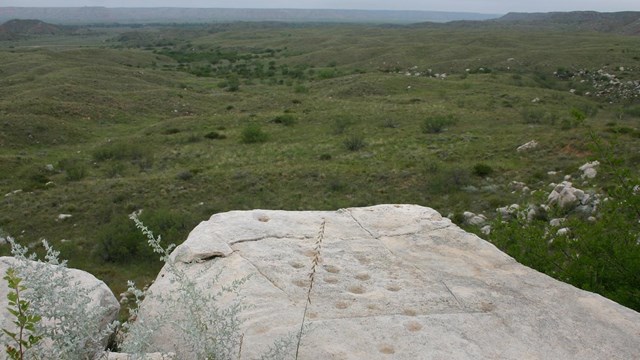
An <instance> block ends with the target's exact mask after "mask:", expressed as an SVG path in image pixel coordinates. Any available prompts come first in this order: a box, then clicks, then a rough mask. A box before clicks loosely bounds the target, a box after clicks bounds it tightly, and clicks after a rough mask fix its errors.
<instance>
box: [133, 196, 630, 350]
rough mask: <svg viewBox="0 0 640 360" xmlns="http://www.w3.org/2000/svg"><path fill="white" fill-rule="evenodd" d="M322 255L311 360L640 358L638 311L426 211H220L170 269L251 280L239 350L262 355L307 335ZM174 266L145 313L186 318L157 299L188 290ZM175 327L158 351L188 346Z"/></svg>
mask: <svg viewBox="0 0 640 360" xmlns="http://www.w3.org/2000/svg"><path fill="white" fill-rule="evenodd" d="M323 222H324V230H323V232H322V234H321V238H322V243H321V250H320V255H319V257H318V256H317V254H318V253H317V251H315V250H314V249H316V248H317V245H318V244H317V236H318V233H319V230H320V228H321V224H322V223H323ZM314 259H317V260H318V267H317V268H316V272H315V274H314V275H313V278H314V282H313V288H312V290H311V293H310V299H309V300H310V303H309V304H308V311H307V313H306V314H307V316H306V324H308V325H309V330H308V331H307V333H306V335H305V336H304V337H303V338H302V343H301V347H300V356H299V358H300V359H545V358H555V359H631V358H635V357H637V354H638V353H639V352H640V343H639V342H638V334H640V314H638V313H637V312H635V311H633V310H630V309H627V308H625V307H623V306H620V305H618V304H616V303H614V302H612V301H610V300H607V299H605V298H603V297H601V296H599V295H596V294H593V293H589V292H586V291H582V290H579V289H577V288H575V287H573V286H570V285H567V284H564V283H562V282H559V281H556V280H554V279H552V278H550V277H548V276H546V275H544V274H541V273H539V272H537V271H534V270H532V269H529V268H527V267H525V266H522V265H520V264H519V263H517V262H516V261H515V260H514V259H512V258H511V257H509V256H507V255H505V254H504V253H502V252H501V251H499V250H498V249H497V248H495V247H494V246H493V245H492V244H490V243H488V242H486V241H484V240H482V239H480V238H478V237H477V236H475V235H473V234H469V233H466V232H465V231H463V230H461V229H460V228H458V227H457V226H455V225H454V224H452V223H451V221H450V220H449V219H447V218H443V217H442V216H440V214H439V213H438V212H436V211H435V210H432V209H430V208H426V207H420V206H413V205H380V206H375V207H368V208H351V209H343V210H339V211H335V212H328V211H309V212H288V211H267V210H253V211H234V212H228V213H222V214H216V215H214V216H213V217H211V219H210V220H208V221H206V222H202V223H201V224H200V225H198V226H197V227H196V228H195V229H194V230H193V231H192V233H191V234H190V235H189V238H188V239H187V240H186V241H185V242H184V243H183V244H182V245H180V246H179V247H178V248H177V249H176V250H175V251H174V253H173V255H172V260H173V261H174V263H173V265H171V266H175V267H176V268H177V269H179V270H180V271H181V273H182V274H185V275H186V276H188V277H189V279H191V280H193V281H195V282H196V283H197V284H201V286H200V287H199V288H198V290H199V291H201V292H212V291H217V289H219V287H220V286H224V285H229V284H231V282H232V281H233V280H236V279H241V278H242V279H246V281H245V282H244V283H243V284H242V285H241V286H240V287H239V290H238V295H239V296H240V297H241V298H242V302H243V304H244V305H245V307H244V308H242V310H240V317H241V318H242V319H243V320H244V322H243V323H242V326H241V330H242V332H243V333H244V337H243V341H242V351H241V358H242V359H254V358H259V355H260V354H262V353H264V352H265V351H266V350H267V348H269V347H270V346H271V345H272V344H273V343H274V341H275V340H277V339H279V338H282V337H283V336H285V337H286V336H287V335H288V334H294V335H295V334H297V331H298V329H299V328H300V324H301V321H302V317H303V312H304V309H305V304H307V294H308V291H309V285H310V283H309V272H310V269H311V263H312V261H313V260H314ZM167 266H169V265H167ZM167 266H165V269H163V271H162V272H161V273H160V275H159V276H158V278H157V279H156V281H155V283H154V284H153V285H152V286H151V288H150V292H151V294H153V295H154V296H149V297H148V298H147V299H145V301H144V302H143V304H142V308H141V311H140V317H139V318H144V316H146V315H148V314H164V315H168V316H169V318H167V319H165V320H164V321H165V322H167V323H170V322H172V321H179V320H180V319H179V317H180V315H177V314H176V315H175V317H173V318H172V317H171V316H172V311H174V310H175V308H171V307H166V306H167V305H166V304H165V303H162V302H159V301H155V300H154V298H155V296H158V295H161V294H165V295H166V294H172V293H174V292H176V291H179V285H180V284H179V283H178V282H176V281H173V282H172V281H171V278H172V277H171V276H166V275H167V273H168V268H167ZM212 279H215V280H216V281H215V284H213V286H212V285H211V281H212ZM174 280H175V279H174ZM220 301H221V302H224V301H227V300H226V299H225V297H222V298H220ZM185 306H186V305H185ZM213 306H214V304H212V307H213ZM215 306H219V304H218V305H215ZM183 310H184V311H192V309H188V308H185V309H183ZM174 331H175V328H171V327H165V328H161V329H158V330H157V331H155V332H153V334H152V336H151V338H150V339H149V340H150V341H151V343H152V344H153V348H154V349H151V350H153V351H162V352H172V351H175V352H176V353H180V346H181V340H180V339H181V336H180V334H176V333H175V332H174Z"/></svg>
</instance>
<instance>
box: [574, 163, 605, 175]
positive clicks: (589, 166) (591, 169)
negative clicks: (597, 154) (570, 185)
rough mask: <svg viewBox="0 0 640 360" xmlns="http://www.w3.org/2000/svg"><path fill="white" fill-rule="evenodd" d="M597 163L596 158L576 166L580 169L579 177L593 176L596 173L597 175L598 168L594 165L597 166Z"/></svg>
mask: <svg viewBox="0 0 640 360" xmlns="http://www.w3.org/2000/svg"><path fill="white" fill-rule="evenodd" d="M599 165H600V162H599V161H597V160H596V161H591V162H587V163H585V164H583V165H582V166H580V167H579V168H578V169H579V170H580V171H582V175H581V177H582V178H583V179H593V178H595V177H596V175H598V170H596V167H598V166H599Z"/></svg>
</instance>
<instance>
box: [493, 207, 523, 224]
mask: <svg viewBox="0 0 640 360" xmlns="http://www.w3.org/2000/svg"><path fill="white" fill-rule="evenodd" d="M518 211H520V205H518V204H511V205H508V206H503V207H499V208H496V213H497V214H498V216H500V218H501V219H503V220H508V219H512V218H513V217H515V216H516V215H517V213H518Z"/></svg>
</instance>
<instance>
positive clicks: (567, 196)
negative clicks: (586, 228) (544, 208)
mask: <svg viewBox="0 0 640 360" xmlns="http://www.w3.org/2000/svg"><path fill="white" fill-rule="evenodd" d="M589 199H590V195H589V194H586V193H585V192H584V191H583V190H580V189H578V188H575V187H573V184H572V183H571V182H569V181H563V182H562V183H560V184H558V185H556V186H555V188H554V189H553V191H551V193H550V194H549V196H548V197H547V202H548V204H549V205H557V206H558V207H560V208H562V209H571V208H574V207H576V206H577V205H579V204H583V205H584V204H587V202H588V201H589Z"/></svg>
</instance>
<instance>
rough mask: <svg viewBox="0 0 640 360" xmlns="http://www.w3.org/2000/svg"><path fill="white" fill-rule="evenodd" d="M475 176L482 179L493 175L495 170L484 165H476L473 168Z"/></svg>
mask: <svg viewBox="0 0 640 360" xmlns="http://www.w3.org/2000/svg"><path fill="white" fill-rule="evenodd" d="M473 174H474V175H476V176H480V177H486V176H489V175H491V174H493V168H492V167H491V166H489V165H487V164H483V163H479V164H475V165H474V166H473Z"/></svg>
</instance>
